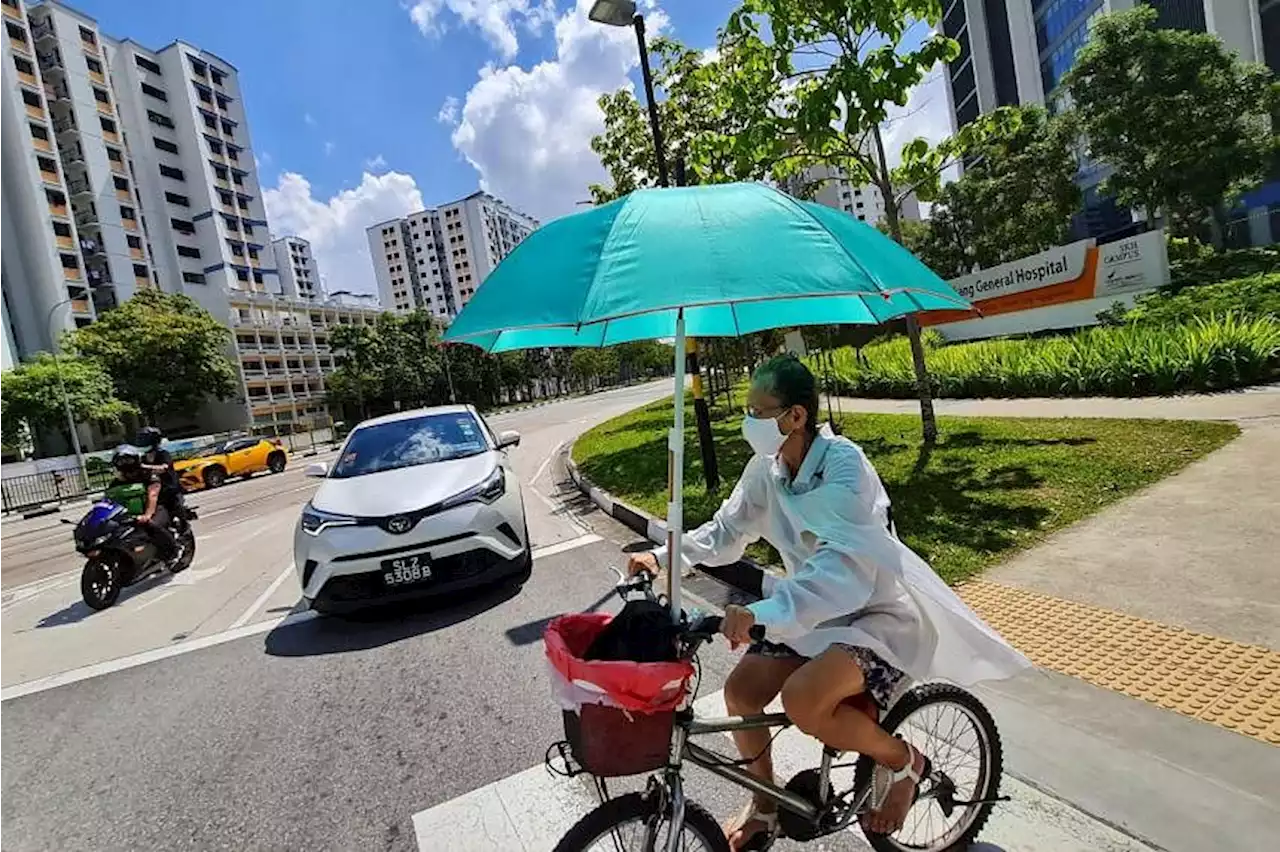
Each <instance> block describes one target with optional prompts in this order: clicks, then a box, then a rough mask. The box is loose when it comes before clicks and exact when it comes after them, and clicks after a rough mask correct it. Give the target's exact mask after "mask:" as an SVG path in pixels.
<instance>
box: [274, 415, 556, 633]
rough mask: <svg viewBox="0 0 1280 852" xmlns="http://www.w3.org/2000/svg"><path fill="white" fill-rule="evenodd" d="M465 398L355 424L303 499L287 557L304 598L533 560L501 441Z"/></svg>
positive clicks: (453, 584) (439, 588)
mask: <svg viewBox="0 0 1280 852" xmlns="http://www.w3.org/2000/svg"><path fill="white" fill-rule="evenodd" d="M519 443H520V435H519V433H517V432H503V433H502V434H501V435H497V436H495V435H494V434H493V432H492V431H491V430H490V429H489V426H488V424H487V423H485V421H484V418H482V417H481V416H480V415H479V413H477V412H476V410H475V409H474V408H472V407H471V406H469V405H451V406H442V407H438V408H424V409H419V410H417V411H407V412H401V413H399V414H392V415H388V416H386V417H378V418H375V419H373V420H367V421H365V422H363V423H361V424H360V425H359V426H357V427H356V428H355V429H354V430H352V432H351V434H350V435H348V436H347V439H346V441H345V442H344V443H343V445H342V450H341V451H340V452H339V454H338V458H337V460H336V461H335V462H334V464H333V467H332V469H330V468H329V466H328V465H327V464H325V463H324V462H319V463H316V464H312V465H310V466H309V467H308V468H307V470H306V472H307V473H308V474H309V475H311V476H323V477H324V478H325V479H324V482H323V483H322V484H321V485H320V488H319V489H318V490H317V491H316V493H315V495H314V496H312V498H311V500H310V502H308V503H307V504H306V506H304V507H303V509H302V517H301V518H299V520H298V528H297V530H296V531H295V533H294V537H293V561H294V566H295V567H296V569H297V571H298V577H299V579H300V580H301V581H302V596H303V599H304V600H305V601H306V603H307V605H308V606H309V607H311V608H312V609H315V610H317V611H320V612H342V611H348V610H353V609H359V608H362V607H366V606H370V605H375V604H380V603H391V602H395V601H400V600H404V599H408V598H416V597H422V596H428V595H437V594H443V593H447V592H453V591H458V590H460V589H463V588H469V587H473V586H481V585H488V584H490V583H496V582H498V581H502V580H509V581H511V582H515V583H519V584H523V583H524V582H525V581H526V580H528V579H529V573H530V570H531V569H532V565H533V559H532V554H531V552H530V546H529V529H528V526H527V525H526V523H525V516H524V503H523V501H522V499H521V496H520V482H519V480H518V479H517V478H516V475H515V472H514V471H512V470H511V468H510V464H509V462H508V459H507V452H506V450H507V448H508V447H512V446H515V445H517V444H519Z"/></svg>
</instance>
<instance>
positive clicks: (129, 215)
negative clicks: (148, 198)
mask: <svg viewBox="0 0 1280 852" xmlns="http://www.w3.org/2000/svg"><path fill="white" fill-rule="evenodd" d="M120 218H121V219H123V220H125V221H126V222H132V221H134V220H136V219H137V214H136V213H134V211H133V208H132V207H128V206H126V205H124V204H121V205H120Z"/></svg>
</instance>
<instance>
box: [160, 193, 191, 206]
mask: <svg viewBox="0 0 1280 852" xmlns="http://www.w3.org/2000/svg"><path fill="white" fill-rule="evenodd" d="M164 200H165V201H167V202H169V203H170V204H176V205H178V206H179V207H190V206H191V199H190V198H187V197H186V196H185V195H179V194H178V193H176V192H166V193H165V194H164Z"/></svg>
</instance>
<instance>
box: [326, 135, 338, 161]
mask: <svg viewBox="0 0 1280 852" xmlns="http://www.w3.org/2000/svg"><path fill="white" fill-rule="evenodd" d="M337 147H338V146H337V145H336V144H334V142H333V140H332V139H327V140H325V143H324V155H325V156H326V157H327V156H329V155H330V154H332V153H333V149H334V148H337Z"/></svg>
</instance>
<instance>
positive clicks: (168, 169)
mask: <svg viewBox="0 0 1280 852" xmlns="http://www.w3.org/2000/svg"><path fill="white" fill-rule="evenodd" d="M160 174H161V175H163V176H164V177H167V178H172V179H173V180H186V179H187V176H186V175H185V174H183V172H182V169H175V168H174V167H173V166H165V165H161V166H160Z"/></svg>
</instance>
